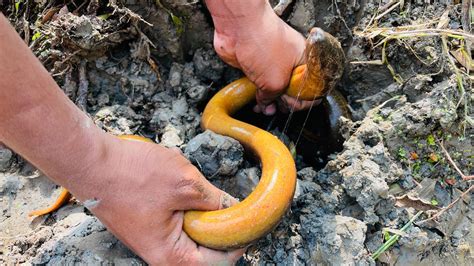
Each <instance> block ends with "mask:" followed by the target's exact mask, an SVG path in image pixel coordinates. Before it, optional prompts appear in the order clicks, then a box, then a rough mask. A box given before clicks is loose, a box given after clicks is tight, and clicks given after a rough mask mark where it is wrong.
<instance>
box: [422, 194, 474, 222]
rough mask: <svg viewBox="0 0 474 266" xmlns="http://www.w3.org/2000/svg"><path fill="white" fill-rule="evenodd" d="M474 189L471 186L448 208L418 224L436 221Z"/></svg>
mask: <svg viewBox="0 0 474 266" xmlns="http://www.w3.org/2000/svg"><path fill="white" fill-rule="evenodd" d="M473 188H474V185H471V186H470V187H469V188H468V189H467V190H466V191H464V192H463V193H462V194H461V195H460V196H459V197H458V198H457V199H455V200H454V201H453V202H451V203H450V204H449V205H448V206H446V207H444V208H442V209H441V210H439V211H438V212H437V213H436V214H435V215H433V216H431V217H430V218H428V219H425V220H423V221H420V222H419V223H425V222H428V221H431V220H435V219H437V218H438V217H440V216H441V214H443V213H445V212H446V211H447V210H449V209H451V208H452V207H453V206H454V204H456V203H457V202H458V201H459V200H460V199H462V198H464V196H466V195H467V194H468V193H469V192H471V190H472V189H473Z"/></svg>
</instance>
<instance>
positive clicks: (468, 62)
mask: <svg viewBox="0 0 474 266" xmlns="http://www.w3.org/2000/svg"><path fill="white" fill-rule="evenodd" d="M450 53H451V55H452V56H453V57H454V58H456V60H457V61H458V62H459V64H461V65H462V66H463V67H465V68H466V69H467V70H469V71H473V70H474V62H473V60H472V58H471V57H470V56H469V54H468V53H467V52H466V51H465V50H461V49H458V50H456V51H450Z"/></svg>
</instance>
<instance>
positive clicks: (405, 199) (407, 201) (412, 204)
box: [395, 195, 439, 211]
mask: <svg viewBox="0 0 474 266" xmlns="http://www.w3.org/2000/svg"><path fill="white" fill-rule="evenodd" d="M395 199H396V202H395V206H396V207H404V208H414V209H415V210H418V211H428V210H437V209H439V208H438V207H436V206H433V205H432V204H431V202H429V201H428V202H427V201H424V200H421V199H419V198H416V197H413V196H409V195H403V196H401V197H396V198H395Z"/></svg>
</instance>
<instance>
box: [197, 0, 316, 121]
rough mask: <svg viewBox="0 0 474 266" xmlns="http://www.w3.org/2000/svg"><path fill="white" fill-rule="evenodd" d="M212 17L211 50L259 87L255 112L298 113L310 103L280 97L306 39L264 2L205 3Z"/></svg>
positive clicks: (301, 53)
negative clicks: (277, 107)
mask: <svg viewBox="0 0 474 266" xmlns="http://www.w3.org/2000/svg"><path fill="white" fill-rule="evenodd" d="M206 4H207V6H208V8H209V10H210V12H211V15H212V17H213V21H214V26H215V32H214V48H215V50H216V52H217V54H218V55H219V56H220V57H221V58H222V59H223V60H224V61H225V62H227V63H228V64H230V65H232V66H234V67H237V68H240V69H242V70H243V72H244V73H245V75H246V76H247V77H248V78H249V79H250V80H252V81H253V82H254V83H255V84H256V85H257V87H258V91H257V96H256V100H257V105H256V106H255V108H254V111H256V112H262V113H264V114H266V115H273V114H274V113H275V112H276V105H275V103H274V101H275V100H278V101H277V102H278V103H279V106H280V109H281V110H283V111H288V110H301V109H306V108H308V107H309V106H311V104H312V102H311V101H299V100H297V99H295V98H291V97H289V96H282V97H281V98H279V96H280V95H281V94H283V93H284V91H285V89H286V87H287V85H288V83H289V79H290V76H291V72H292V71H293V68H294V67H296V66H297V65H299V64H302V63H303V59H304V58H303V56H304V49H305V39H304V37H303V36H302V35H301V34H300V33H298V32H297V31H296V30H294V29H293V28H291V27H290V26H288V25H287V24H286V23H285V22H284V21H283V20H281V19H280V18H279V17H278V16H277V15H276V14H275V12H274V11H273V9H272V8H271V6H270V4H269V3H268V1H267V0H257V1H242V0H227V1H224V2H223V3H222V1H216V0H207V1H206Z"/></svg>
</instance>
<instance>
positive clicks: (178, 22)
mask: <svg viewBox="0 0 474 266" xmlns="http://www.w3.org/2000/svg"><path fill="white" fill-rule="evenodd" d="M170 16H171V19H172V20H173V23H174V25H175V26H176V31H177V32H178V33H179V34H181V33H183V32H184V24H183V21H182V20H181V19H180V18H179V17H178V16H175V15H174V14H173V13H171V12H170Z"/></svg>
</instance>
